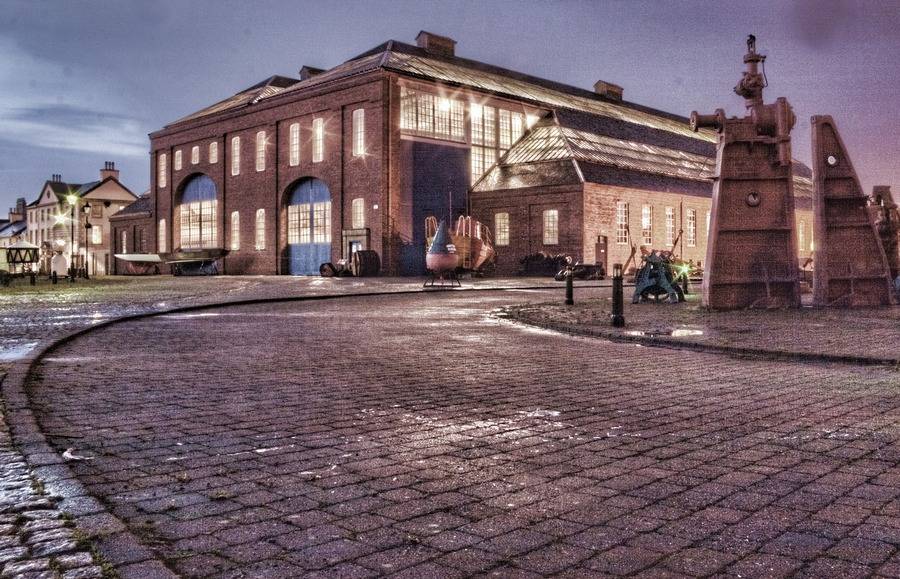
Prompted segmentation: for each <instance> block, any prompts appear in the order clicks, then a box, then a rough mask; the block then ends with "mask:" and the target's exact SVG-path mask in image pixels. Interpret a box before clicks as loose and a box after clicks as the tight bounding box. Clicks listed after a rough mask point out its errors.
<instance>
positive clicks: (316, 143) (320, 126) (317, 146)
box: [312, 117, 325, 163]
mask: <svg viewBox="0 0 900 579" xmlns="http://www.w3.org/2000/svg"><path fill="white" fill-rule="evenodd" d="M312 133H313V135H312V162H313V163H321V162H322V161H324V160H325V119H323V118H322V117H316V118H314V119H313V121H312Z"/></svg>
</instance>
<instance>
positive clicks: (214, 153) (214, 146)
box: [209, 141, 219, 165]
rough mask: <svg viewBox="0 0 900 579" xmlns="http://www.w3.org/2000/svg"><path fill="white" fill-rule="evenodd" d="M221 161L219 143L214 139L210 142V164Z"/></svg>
mask: <svg viewBox="0 0 900 579" xmlns="http://www.w3.org/2000/svg"><path fill="white" fill-rule="evenodd" d="M218 162H219V143H217V142H215V141H213V142H212V143H210V144H209V164H210V165H215V164H216V163H218Z"/></svg>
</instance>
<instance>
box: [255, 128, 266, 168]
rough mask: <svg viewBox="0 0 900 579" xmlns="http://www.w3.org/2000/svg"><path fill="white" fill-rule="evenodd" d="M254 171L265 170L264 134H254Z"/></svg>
mask: <svg viewBox="0 0 900 579" xmlns="http://www.w3.org/2000/svg"><path fill="white" fill-rule="evenodd" d="M256 170H257V171H265V170H266V132H265V131H259V132H258V133H256Z"/></svg>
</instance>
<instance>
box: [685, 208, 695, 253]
mask: <svg viewBox="0 0 900 579" xmlns="http://www.w3.org/2000/svg"><path fill="white" fill-rule="evenodd" d="M685 218H686V219H687V239H686V240H685V243H687V246H688V247H697V210H696V209H688V210H687V214H686V215H685Z"/></svg>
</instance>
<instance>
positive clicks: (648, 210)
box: [641, 205, 653, 246]
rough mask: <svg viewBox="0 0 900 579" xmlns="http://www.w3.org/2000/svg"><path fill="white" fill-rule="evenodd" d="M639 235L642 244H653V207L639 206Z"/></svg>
mask: <svg viewBox="0 0 900 579" xmlns="http://www.w3.org/2000/svg"><path fill="white" fill-rule="evenodd" d="M641 237H642V238H643V240H642V241H643V243H644V245H649V246H652V245H653V207H652V206H650V205H644V206H643V207H641Z"/></svg>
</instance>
